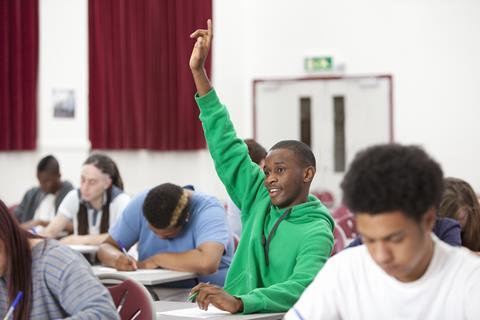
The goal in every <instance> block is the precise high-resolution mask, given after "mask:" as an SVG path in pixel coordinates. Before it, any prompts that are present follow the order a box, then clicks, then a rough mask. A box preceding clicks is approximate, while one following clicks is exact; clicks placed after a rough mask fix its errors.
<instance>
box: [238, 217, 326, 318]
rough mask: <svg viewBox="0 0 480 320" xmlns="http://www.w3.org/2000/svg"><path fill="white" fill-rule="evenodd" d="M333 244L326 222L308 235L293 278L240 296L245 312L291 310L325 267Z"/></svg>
mask: <svg viewBox="0 0 480 320" xmlns="http://www.w3.org/2000/svg"><path fill="white" fill-rule="evenodd" d="M332 247H333V236H332V232H331V231H330V228H329V227H328V226H327V225H326V224H323V226H322V227H321V231H318V230H315V231H314V232H312V233H311V234H310V235H309V236H307V237H305V239H304V241H303V245H302V248H301V250H300V252H299V254H298V255H297V261H296V265H295V268H294V270H293V272H292V275H291V276H290V278H288V279H287V280H286V281H284V282H281V283H276V284H274V285H272V286H269V287H265V288H257V289H254V290H252V291H251V292H249V293H248V294H245V295H239V296H237V297H238V298H240V299H242V302H243V313H244V314H249V313H255V312H284V311H287V310H288V309H290V308H291V307H292V306H293V305H294V303H295V302H296V301H297V300H298V298H299V297H300V295H301V294H302V293H303V291H304V290H305V289H306V288H307V287H308V286H309V285H310V283H311V282H312V281H313V279H314V278H315V276H316V275H317V273H318V271H320V269H321V268H322V267H323V266H324V264H325V262H326V261H327V259H328V258H329V257H330V252H331V251H332Z"/></svg>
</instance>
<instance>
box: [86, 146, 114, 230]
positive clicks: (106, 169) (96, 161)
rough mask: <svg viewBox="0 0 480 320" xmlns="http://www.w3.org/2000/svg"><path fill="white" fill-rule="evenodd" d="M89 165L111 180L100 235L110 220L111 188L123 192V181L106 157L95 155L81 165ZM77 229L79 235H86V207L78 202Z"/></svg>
mask: <svg viewBox="0 0 480 320" xmlns="http://www.w3.org/2000/svg"><path fill="white" fill-rule="evenodd" d="M87 164H91V165H93V166H95V167H96V168H97V169H98V170H100V171H101V172H102V173H104V174H106V175H108V176H109V177H110V179H112V185H111V186H110V187H109V188H108V189H107V190H106V195H107V201H106V202H105V204H104V205H103V207H102V220H101V221H100V233H106V232H107V231H108V227H109V220H110V219H109V218H110V202H111V201H112V186H116V187H117V188H119V189H120V190H123V181H122V177H121V176H120V171H119V170H118V167H117V164H116V163H115V162H114V161H113V160H112V159H111V158H110V157H109V156H107V155H104V154H100V153H95V154H92V155H91V156H89V157H88V158H87V160H85V162H84V163H83V165H87ZM77 219H78V229H77V233H78V234H79V235H85V234H88V233H89V232H88V231H89V230H88V215H87V206H86V205H85V203H83V202H82V201H81V202H80V205H79V208H78V213H77Z"/></svg>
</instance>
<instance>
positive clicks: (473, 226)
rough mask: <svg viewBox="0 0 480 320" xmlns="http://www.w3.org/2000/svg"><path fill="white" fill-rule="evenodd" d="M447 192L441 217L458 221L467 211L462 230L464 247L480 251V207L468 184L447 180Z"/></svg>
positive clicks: (440, 211)
mask: <svg viewBox="0 0 480 320" xmlns="http://www.w3.org/2000/svg"><path fill="white" fill-rule="evenodd" d="M444 181H445V191H444V192H443V196H442V201H441V202H440V210H439V213H438V214H439V216H440V217H445V218H452V219H455V220H458V218H459V213H460V211H461V210H462V209H463V210H466V211H467V212H468V213H467V217H466V221H465V226H463V228H462V245H464V246H465V247H467V248H469V249H470V250H472V251H480V205H479V204H478V199H477V196H476V194H475V191H473V188H472V187H471V186H470V184H468V182H466V181H463V180H462V179H458V178H450V177H449V178H445V180H444Z"/></svg>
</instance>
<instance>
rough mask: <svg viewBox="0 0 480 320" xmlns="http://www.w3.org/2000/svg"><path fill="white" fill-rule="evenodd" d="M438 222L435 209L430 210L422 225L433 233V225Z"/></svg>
mask: <svg viewBox="0 0 480 320" xmlns="http://www.w3.org/2000/svg"><path fill="white" fill-rule="evenodd" d="M436 220H437V214H436V210H435V208H433V207H432V208H430V209H428V211H427V213H425V215H424V216H423V218H422V224H423V226H424V229H425V230H426V231H428V232H431V231H432V230H433V225H434V224H435V221H436Z"/></svg>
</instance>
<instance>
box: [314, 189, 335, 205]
mask: <svg viewBox="0 0 480 320" xmlns="http://www.w3.org/2000/svg"><path fill="white" fill-rule="evenodd" d="M312 194H313V195H314V196H315V197H317V198H318V200H320V201H321V202H322V203H323V204H324V205H325V206H326V207H327V208H333V205H334V204H335V198H334V197H333V193H331V192H330V191H326V190H325V191H312Z"/></svg>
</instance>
